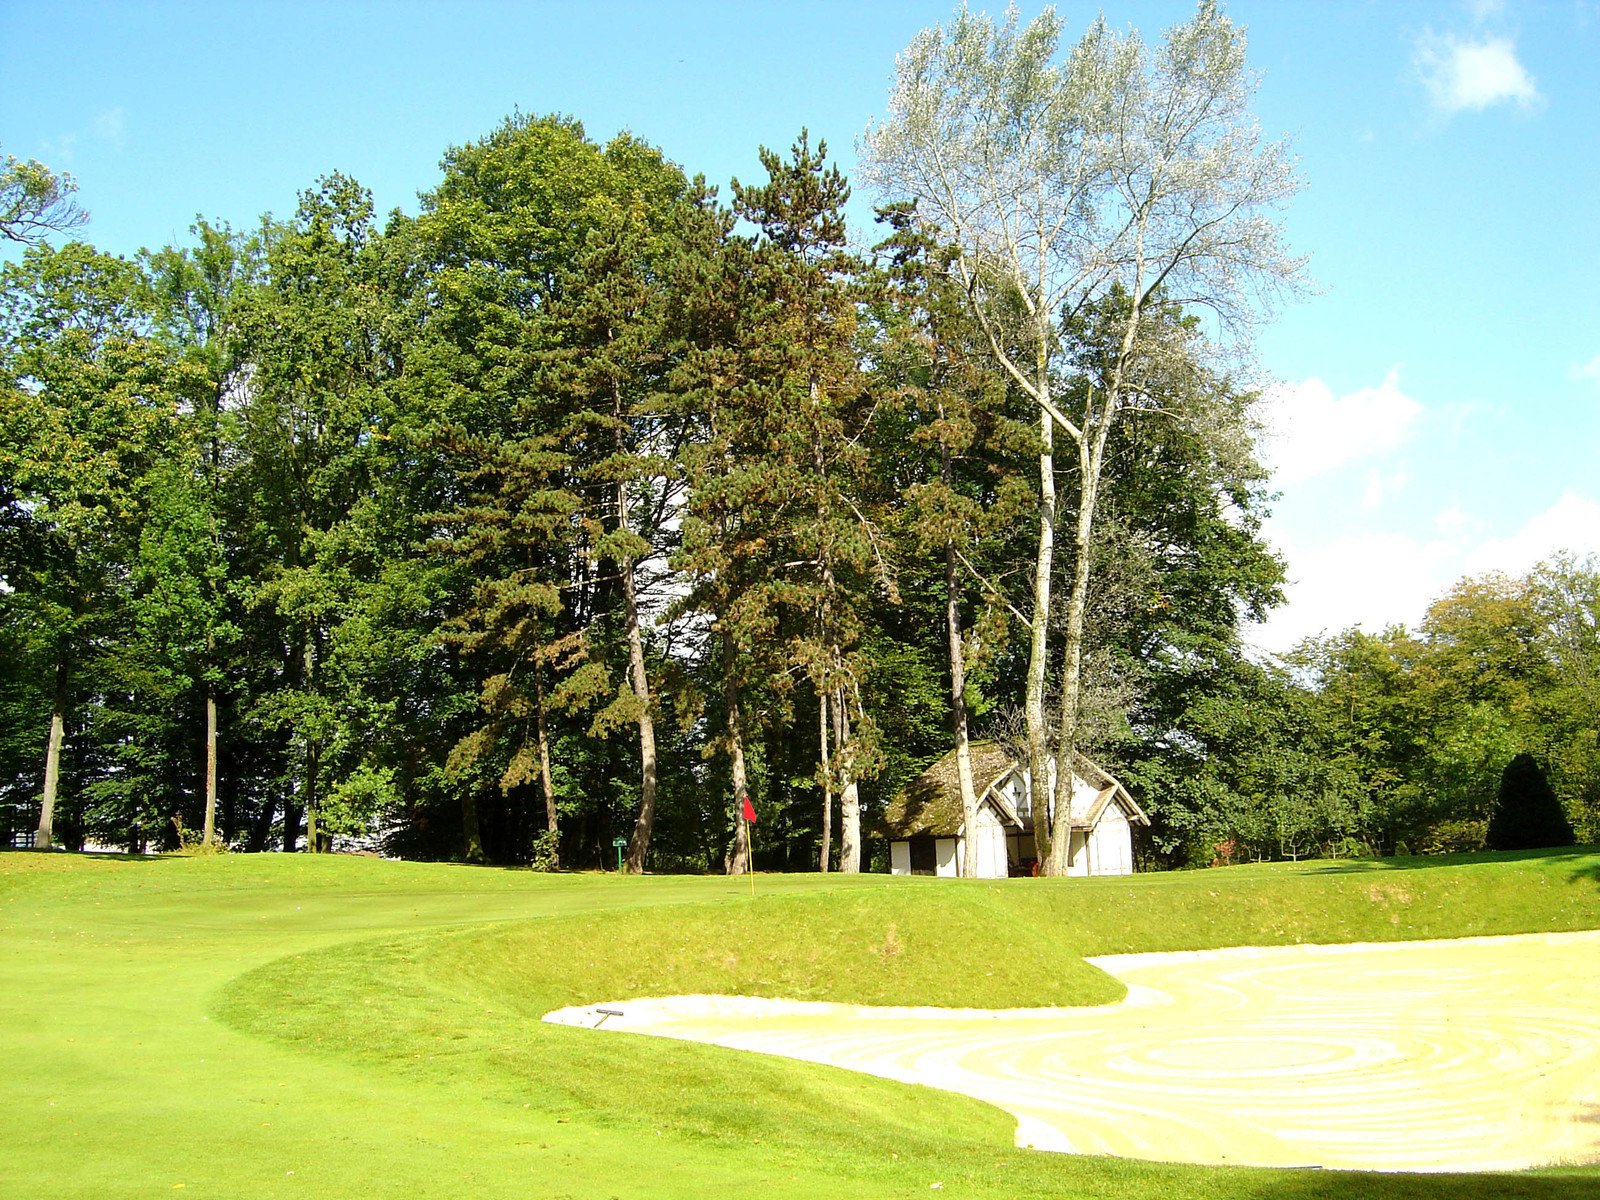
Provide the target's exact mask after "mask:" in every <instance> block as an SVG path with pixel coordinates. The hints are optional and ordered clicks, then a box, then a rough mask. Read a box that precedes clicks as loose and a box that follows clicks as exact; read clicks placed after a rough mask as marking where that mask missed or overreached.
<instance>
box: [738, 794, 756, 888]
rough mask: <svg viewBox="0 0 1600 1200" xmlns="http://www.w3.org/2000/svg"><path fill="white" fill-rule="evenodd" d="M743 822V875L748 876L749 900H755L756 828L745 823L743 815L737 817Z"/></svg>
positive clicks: (747, 822)
mask: <svg viewBox="0 0 1600 1200" xmlns="http://www.w3.org/2000/svg"><path fill="white" fill-rule="evenodd" d="M739 819H740V820H741V821H744V873H745V874H746V875H748V876H750V899H752V900H754V899H755V898H756V853H755V851H756V828H755V826H754V825H752V824H751V823H750V822H749V821H745V818H744V814H742V813H741V814H740V815H739Z"/></svg>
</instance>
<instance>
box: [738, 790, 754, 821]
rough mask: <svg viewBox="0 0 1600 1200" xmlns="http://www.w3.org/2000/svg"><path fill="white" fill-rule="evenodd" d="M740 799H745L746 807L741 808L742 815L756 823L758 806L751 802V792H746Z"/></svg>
mask: <svg viewBox="0 0 1600 1200" xmlns="http://www.w3.org/2000/svg"><path fill="white" fill-rule="evenodd" d="M739 799H740V800H742V801H744V808H742V809H741V810H740V813H741V815H743V817H744V819H745V820H746V821H749V822H750V824H752V825H754V824H755V823H756V806H755V805H754V804H751V803H750V793H749V792H745V793H744V794H743V795H741V796H740V797H739Z"/></svg>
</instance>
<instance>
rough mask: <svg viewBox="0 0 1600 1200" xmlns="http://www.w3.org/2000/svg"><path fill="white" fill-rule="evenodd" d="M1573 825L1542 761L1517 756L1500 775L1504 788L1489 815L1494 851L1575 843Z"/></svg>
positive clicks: (1491, 843) (1533, 848) (1523, 755)
mask: <svg viewBox="0 0 1600 1200" xmlns="http://www.w3.org/2000/svg"><path fill="white" fill-rule="evenodd" d="M1573 840H1574V839H1573V834H1572V826H1571V824H1570V823H1569V822H1568V821H1567V814H1566V813H1564V812H1563V811H1562V810H1561V801H1559V800H1557V799H1556V794H1555V792H1553V791H1552V790H1551V789H1550V783H1549V781H1548V780H1546V779H1545V777H1544V771H1543V769H1541V768H1540V766H1539V763H1538V760H1536V759H1535V758H1534V757H1533V755H1531V754H1527V753H1523V754H1519V755H1517V756H1516V757H1515V758H1513V759H1512V760H1511V761H1510V762H1509V763H1507V764H1506V769H1505V773H1504V774H1502V775H1501V776H1500V791H1499V794H1498V795H1497V796H1496V797H1495V802H1494V812H1493V813H1491V814H1490V816H1489V833H1488V836H1487V838H1486V841H1487V844H1488V847H1489V849H1491V850H1539V849H1543V848H1544V847H1546V846H1570V845H1572V844H1573Z"/></svg>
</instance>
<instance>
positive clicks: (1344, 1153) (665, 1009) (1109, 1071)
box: [545, 932, 1600, 1171]
mask: <svg viewBox="0 0 1600 1200" xmlns="http://www.w3.org/2000/svg"><path fill="white" fill-rule="evenodd" d="M1090 961H1091V962H1094V963H1095V964H1096V965H1098V966H1100V967H1101V968H1103V969H1104V970H1106V971H1109V972H1110V973H1111V974H1113V975H1115V976H1117V977H1118V978H1119V979H1121V980H1123V981H1124V982H1125V983H1126V984H1127V985H1128V997H1127V999H1126V1000H1124V1001H1123V1002H1122V1003H1120V1004H1116V1005H1110V1006H1106V1007H1102V1008H1082V1009H1071V1008H1058V1009H1015V1010H1010V1011H1001V1012H990V1011H983V1010H953V1009H937V1008H865V1007H860V1006H855V1005H847V1004H814V1003H802V1002H797V1001H782V1000H754V999H747V998H742V997H727V996H678V997H669V998H666V999H652V1000H639V999H631V1000H619V1001H615V1002H611V1003H607V1004H603V1005H590V1006H586V1007H582V1008H568V1009H562V1010H560V1011H558V1012H553V1013H550V1014H549V1015H548V1016H546V1017H545V1020H547V1021H555V1022H559V1023H563V1024H575V1025H587V1026H598V1027H599V1028H600V1029H601V1030H602V1031H605V1030H614V1031H620V1032H629V1033H647V1034H654V1035H657V1036H661V1037H672V1038H684V1039H688V1040H690V1041H698V1042H710V1043H713V1044H715V1045H718V1046H729V1047H733V1048H735V1049H741V1050H756V1051H760V1052H762V1053H766V1054H780V1055H785V1056H787V1057H790V1058H797V1059H804V1060H806V1061H808V1062H818V1063H828V1064H831V1065H833V1066H839V1067H848V1068H850V1069H852V1070H856V1071H865V1072H868V1073H870V1074H873V1075H881V1076H884V1077H886V1078H889V1079H898V1080H902V1081H904V1082H907V1083H920V1084H926V1085H928V1086H930V1087H937V1088H943V1089H946V1090H947V1091H952V1092H960V1093H962V1094H964V1095H968V1096H974V1097H976V1098H977V1099H979V1100H984V1101H987V1102H988V1103H990V1104H993V1105H996V1106H997V1107H999V1108H1002V1109H1005V1110H1006V1111H1007V1112H1010V1113H1013V1114H1014V1115H1015V1116H1016V1118H1017V1144H1018V1145H1021V1146H1033V1147H1037V1148H1039V1149H1044V1150H1062V1151H1070V1152H1075V1153H1082V1154H1114V1155H1121V1156H1125V1157H1134V1158H1150V1159H1164V1160H1169V1161H1176V1162H1193V1163H1231V1164H1240V1165H1243V1164H1248V1165H1254V1166H1322V1167H1330V1168H1334V1167H1337V1168H1362V1169H1375V1170H1422V1171H1443V1170H1450V1171H1484V1170H1506V1169H1517V1168H1522V1167H1529V1166H1540V1165H1547V1164H1555V1163H1592V1162H1600V932H1595V933H1560V934H1534V935H1528V936H1521V937H1485V938H1462V939H1459V940H1453V941H1436V942H1399V943H1388V944H1374V945H1355V946H1288V947H1277V948H1272V949H1237V950H1211V951H1194V952H1189V953H1181V954H1132V955H1116V956H1110V957H1103V958H1097V959H1091V960H1090ZM601 1009H613V1010H619V1011H620V1014H621V1015H605V1014H603V1013H602V1012H601V1011H600V1010H601Z"/></svg>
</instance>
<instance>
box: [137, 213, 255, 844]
mask: <svg viewBox="0 0 1600 1200" xmlns="http://www.w3.org/2000/svg"><path fill="white" fill-rule="evenodd" d="M190 233H192V234H193V235H194V237H195V244H194V245H193V246H183V247H175V246H168V247H165V248H164V249H162V250H158V251H155V252H148V251H147V252H146V253H145V254H144V255H143V256H142V257H143V260H144V266H145V270H146V273H147V276H148V279H149V292H150V304H151V308H152V312H153V315H154V320H155V324H156V329H157V332H158V334H159V335H160V336H161V337H162V338H163V339H164V340H166V341H168V342H170V343H172V344H174V345H176V346H177V347H178V348H179V349H180V350H181V352H182V354H183V356H184V357H185V359H186V360H187V361H189V362H190V363H191V364H193V366H194V367H195V368H196V369H197V370H198V371H201V372H203V373H204V377H205V380H206V385H207V386H206V389H205V392H204V394H203V395H202V396H201V397H199V402H198V403H197V404H196V405H195V406H194V408H193V410H192V412H191V413H190V424H191V426H192V429H193V437H194V439H195V441H196V442H197V443H198V447H197V448H198V453H197V454H196V455H195V456H194V459H193V470H194V476H195V479H194V483H195V484H196V485H197V486H190V484H189V481H188V480H187V479H175V480H174V481H173V490H174V493H175V494H177V495H182V496H183V497H185V498H186V500H187V501H188V507H189V509H190V510H191V512H192V513H193V514H194V516H193V518H191V519H186V520H182V521H180V523H179V526H175V527H174V532H176V529H177V528H178V527H180V526H181V528H183V530H184V531H185V535H186V538H185V543H184V547H183V554H182V555H179V554H178V553H176V551H177V547H175V546H172V545H170V544H169V545H168V546H167V547H166V548H165V550H164V551H163V553H162V554H161V561H160V565H159V567H157V568H156V569H157V570H158V572H159V573H160V574H161V575H162V576H163V577H164V578H165V579H166V580H167V583H166V587H165V590H166V591H167V592H168V593H169V594H170V592H171V590H172V589H173V588H178V589H182V590H183V591H185V592H186V593H187V594H186V596H185V599H184V601H183V603H182V605H181V610H182V612H183V614H184V615H185V616H186V617H188V618H189V619H190V620H189V621H188V622H185V623H184V625H183V626H182V627H184V628H188V627H190V626H191V623H192V627H194V628H196V629H198V631H199V636H200V638H201V640H202V642H203V653H202V654H201V655H200V656H199V657H198V658H197V659H196V660H195V662H194V673H195V676H196V678H197V679H198V680H199V681H200V683H201V686H202V688H203V690H204V693H205V701H204V702H205V782H204V794H205V807H204V815H203V817H202V834H201V837H202V841H203V842H204V843H205V844H208V845H209V844H210V843H212V842H213V841H214V840H215V838H216V818H217V756H218V738H219V727H218V696H219V692H220V690H221V689H222V687H223V686H224V684H225V678H224V670H223V664H222V653H223V650H224V648H225V647H226V645H227V644H228V643H229V642H230V641H231V640H232V639H233V638H235V637H237V635H238V632H239V631H238V629H237V627H236V626H235V625H234V624H233V622H232V621H231V619H230V615H229V608H230V606H231V605H230V602H231V599H232V597H231V595H230V581H229V578H228V567H227V562H226V550H227V548H226V546H225V544H224V543H225V539H224V529H223V526H224V523H225V521H226V517H227V514H226V513H224V512H223V497H222V490H223V484H224V479H223V474H224V462H223V458H224V450H225V447H229V446H231V445H232V443H233V441H234V440H235V436H236V435H235V431H234V430H233V429H232V428H231V425H232V421H231V416H230V415H229V414H227V413H226V411H225V410H226V407H227V404H228V401H229V399H230V397H236V396H238V395H239V394H240V393H242V392H243V391H244V390H245V387H246V374H245V364H244V363H243V361H242V360H241V358H240V353H241V349H242V346H241V340H240V337H239V331H238V329H237V321H236V317H235V312H234V308H235V304H236V301H237V299H238V298H239V296H240V295H241V294H242V293H243V292H244V290H245V289H246V288H248V287H250V286H251V285H253V284H254V283H256V282H257V277H258V275H259V273H260V270H261V261H260V258H261V252H262V242H261V240H260V239H259V238H247V237H245V236H244V235H242V234H239V233H236V232H235V231H234V230H232V229H230V228H229V227H228V226H227V225H221V226H217V225H213V224H211V223H209V222H207V221H205V220H204V219H200V218H197V219H196V221H195V224H194V225H192V226H191V227H190ZM185 570H187V571H189V572H191V573H192V574H193V575H194V576H195V577H196V581H198V582H199V583H200V585H201V586H200V587H199V589H198V590H195V589H194V587H193V586H192V585H191V584H190V583H189V582H188V581H183V580H181V579H179V575H180V574H181V573H183V572H184V571H185ZM156 628H171V626H165V625H161V624H159V623H158V625H157V626H156Z"/></svg>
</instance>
